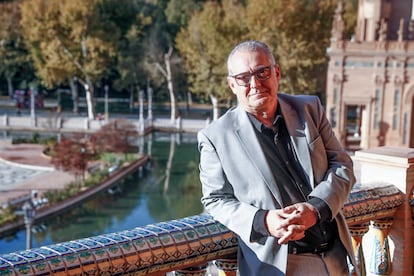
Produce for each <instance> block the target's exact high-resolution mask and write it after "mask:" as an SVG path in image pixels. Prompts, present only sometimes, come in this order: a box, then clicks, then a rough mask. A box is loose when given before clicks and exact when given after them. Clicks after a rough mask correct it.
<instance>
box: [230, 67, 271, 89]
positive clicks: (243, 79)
mask: <svg viewBox="0 0 414 276" xmlns="http://www.w3.org/2000/svg"><path fill="white" fill-rule="evenodd" d="M273 66H275V65H269V66H266V67H262V68H259V69H257V70H256V71H254V72H251V73H250V72H246V73H241V74H237V75H233V76H229V77H230V78H234V80H235V81H236V83H237V84H238V85H240V86H249V84H250V80H251V79H252V76H253V75H254V76H255V77H256V78H257V79H258V80H260V81H264V80H267V79H269V78H270V76H271V72H272V67H273Z"/></svg>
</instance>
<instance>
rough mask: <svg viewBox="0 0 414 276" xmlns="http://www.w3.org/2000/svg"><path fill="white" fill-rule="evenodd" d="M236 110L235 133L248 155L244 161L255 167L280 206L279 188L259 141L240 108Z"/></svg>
mask: <svg viewBox="0 0 414 276" xmlns="http://www.w3.org/2000/svg"><path fill="white" fill-rule="evenodd" d="M237 112H238V115H237V118H238V121H237V122H238V125H236V126H235V134H236V136H237V137H238V139H239V140H240V142H241V144H242V145H243V147H242V148H243V149H244V150H245V151H246V153H247V155H248V156H249V160H245V162H250V165H251V166H253V167H255V168H256V170H257V171H258V174H259V175H260V176H261V178H262V179H263V180H264V182H265V183H266V185H267V186H268V188H269V190H270V191H271V193H272V194H273V196H274V198H275V199H276V201H277V203H278V204H279V207H281V206H283V204H282V198H281V197H280V192H279V189H278V188H277V185H276V183H275V179H274V177H273V173H272V171H271V169H270V167H269V165H268V163H267V161H266V157H265V156H264V154H263V150H262V148H261V146H260V143H259V141H258V140H257V138H256V134H255V132H254V129H253V126H252V124H251V123H250V120H249V118H248V116H247V114H246V112H245V111H244V110H243V109H242V108H238V110H237Z"/></svg>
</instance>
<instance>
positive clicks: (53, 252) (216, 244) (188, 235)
mask: <svg viewBox="0 0 414 276" xmlns="http://www.w3.org/2000/svg"><path fill="white" fill-rule="evenodd" d="M403 198H404V197H403V195H402V193H401V192H400V191H399V190H398V189H397V188H396V187H395V186H392V185H388V186H380V187H375V188H371V189H359V190H356V191H353V192H352V193H351V195H350V197H349V200H348V202H347V203H346V205H345V207H344V214H345V215H346V217H347V221H348V223H349V225H350V228H351V233H352V236H353V238H354V244H355V248H356V251H357V252H358V260H359V262H360V269H363V268H364V267H365V263H364V260H363V259H364V258H363V254H362V251H361V249H360V248H361V240H362V236H363V234H364V233H366V232H367V231H368V223H369V222H370V221H374V225H375V226H376V227H377V229H379V232H378V233H377V235H376V236H377V237H378V240H377V241H378V242H377V243H378V246H376V249H377V250H374V253H375V255H374V258H371V263H370V267H374V270H375V271H374V272H380V273H377V274H380V275H383V274H381V273H383V272H389V267H390V258H389V251H388V247H387V245H388V242H387V229H388V228H389V227H390V226H391V224H392V220H391V219H388V218H387V217H392V216H393V215H394V213H395V211H396V209H397V207H398V206H400V205H401V204H402V202H403ZM237 246H238V245H237V238H236V236H235V234H234V233H233V232H231V231H230V230H228V229H227V228H226V227H224V226H223V225H221V224H220V223H218V222H217V221H214V220H213V219H212V218H211V217H210V216H209V215H207V214H202V215H199V216H193V217H188V218H182V219H177V220H173V221H167V222H162V223H156V224H151V225H147V226H144V227H138V228H135V229H131V230H127V231H122V232H116V233H111V234H105V235H100V236H96V237H89V238H86V239H80V240H74V241H69V242H64V243H59V244H54V245H50V246H43V247H41V248H35V249H30V250H25V251H21V252H14V253H10V254H5V255H2V256H0V275H48V274H53V275H83V274H87V275H95V274H102V273H104V274H108V275H117V274H118V275H128V274H130V275H165V273H167V272H169V271H175V274H176V275H205V272H206V269H207V264H208V263H209V262H210V261H213V260H215V261H214V264H215V265H216V267H217V269H218V270H219V272H218V273H219V275H236V270H237V262H236V257H235V253H236V251H237Z"/></svg>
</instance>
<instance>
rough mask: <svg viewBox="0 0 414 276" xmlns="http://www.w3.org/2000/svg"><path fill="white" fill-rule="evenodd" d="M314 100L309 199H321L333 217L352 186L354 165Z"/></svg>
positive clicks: (310, 147) (321, 108)
mask: <svg viewBox="0 0 414 276" xmlns="http://www.w3.org/2000/svg"><path fill="white" fill-rule="evenodd" d="M314 99H315V101H313V104H312V106H313V109H314V110H313V112H312V115H311V120H309V121H308V124H307V127H308V130H307V132H308V134H309V136H310V137H311V141H310V144H309V151H310V157H311V161H312V168H313V172H314V178H315V179H314V181H315V183H314V186H315V187H314V189H313V191H312V192H311V193H310V195H309V196H310V197H317V198H320V199H322V200H323V201H324V202H325V203H326V204H327V205H328V206H329V208H330V209H331V211H332V218H334V217H335V216H336V215H337V214H338V213H339V212H340V210H341V208H342V207H343V205H344V203H345V201H346V199H347V198H348V196H349V193H350V191H351V189H352V187H353V185H354V183H355V176H354V172H353V162H352V159H351V158H350V156H349V155H348V154H347V153H346V151H345V150H344V148H343V147H342V145H341V144H340V142H339V141H338V139H337V138H336V136H335V134H334V132H333V130H332V127H331V125H330V123H329V121H328V119H327V117H326V114H325V111H324V109H323V107H322V105H321V103H320V101H319V99H318V98H317V97H314ZM308 116H310V115H309V114H308Z"/></svg>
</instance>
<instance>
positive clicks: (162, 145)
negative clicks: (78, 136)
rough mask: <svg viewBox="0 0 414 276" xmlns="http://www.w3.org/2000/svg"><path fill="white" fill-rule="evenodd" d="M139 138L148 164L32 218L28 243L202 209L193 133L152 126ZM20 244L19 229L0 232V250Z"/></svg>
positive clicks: (17, 248) (115, 228)
mask: <svg viewBox="0 0 414 276" xmlns="http://www.w3.org/2000/svg"><path fill="white" fill-rule="evenodd" d="M139 139H140V141H139V142H138V144H139V147H140V151H142V152H144V153H148V154H150V155H151V156H152V159H151V163H150V164H149V166H148V167H147V168H146V169H139V170H137V171H136V172H134V173H133V174H131V175H129V176H127V177H126V178H125V179H124V180H123V181H121V182H120V183H119V184H118V185H117V187H115V188H114V189H111V190H109V191H106V192H104V193H100V194H97V195H96V196H95V197H94V198H93V199H91V200H89V201H87V202H85V203H83V204H82V205H80V206H77V207H75V208H73V209H71V210H69V211H67V212H66V213H64V214H62V215H59V216H56V217H53V218H50V219H48V220H45V221H40V222H37V223H36V224H35V225H34V227H33V229H32V234H33V236H32V247H33V248H36V247H41V246H43V245H49V244H55V243H60V242H64V241H69V240H75V239H81V238H85V237H90V236H96V235H100V234H105V233H112V232H117V231H123V230H127V229H132V228H134V227H139V226H144V225H147V224H151V223H156V222H161V221H166V220H172V219H176V218H183V217H187V216H192V215H197V214H200V213H201V212H202V211H203V208H202V205H201V203H200V197H201V185H200V182H199V178H198V160H199V156H198V151H197V141H196V135H195V134H183V133H181V134H176V133H175V134H170V133H159V132H157V133H153V134H151V135H149V136H146V137H144V138H139ZM25 247H26V232H25V230H21V231H18V232H16V233H15V234H13V235H11V236H7V237H1V235H0V254H5V253H10V252H15V251H20V250H25V249H26V248H25Z"/></svg>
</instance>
